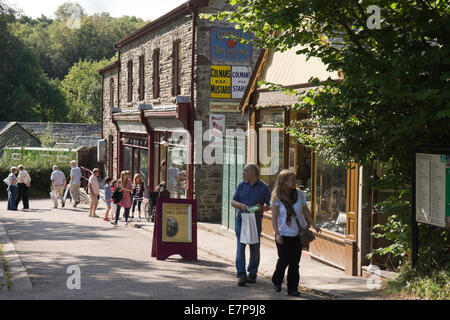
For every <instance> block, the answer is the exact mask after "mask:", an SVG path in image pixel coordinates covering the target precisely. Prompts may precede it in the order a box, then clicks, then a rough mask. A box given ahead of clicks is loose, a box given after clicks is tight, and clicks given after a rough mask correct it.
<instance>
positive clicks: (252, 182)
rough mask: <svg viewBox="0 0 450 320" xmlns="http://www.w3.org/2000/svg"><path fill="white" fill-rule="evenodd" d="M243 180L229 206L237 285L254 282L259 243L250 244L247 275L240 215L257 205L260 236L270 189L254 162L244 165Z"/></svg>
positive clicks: (257, 222)
mask: <svg viewBox="0 0 450 320" xmlns="http://www.w3.org/2000/svg"><path fill="white" fill-rule="evenodd" d="M243 177H244V181H242V182H241V183H240V184H239V185H238V187H237V189H236V192H235V193H234V196H233V200H232V201H231V206H232V207H233V208H236V224H235V231H236V237H237V251H236V270H237V278H238V285H240V286H245V285H246V283H255V282H256V277H257V273H258V267H259V261H260V243H259V242H258V243H254V244H250V245H249V246H250V260H249V264H248V269H247V271H248V276H247V272H246V271H245V247H246V244H243V243H241V242H240V236H241V227H242V215H241V213H243V212H248V209H249V207H251V206H258V209H257V211H256V212H255V219H256V226H257V230H258V239H259V238H260V236H261V229H262V218H263V213H264V210H269V209H270V206H269V205H270V189H269V187H268V186H267V185H266V184H265V183H264V182H263V181H261V180H260V179H259V168H258V166H257V165H255V164H247V165H246V166H245V167H244V173H243Z"/></svg>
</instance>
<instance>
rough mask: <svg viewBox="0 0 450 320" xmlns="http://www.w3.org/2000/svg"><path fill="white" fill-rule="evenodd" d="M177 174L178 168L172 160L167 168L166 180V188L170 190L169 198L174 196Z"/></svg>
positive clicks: (178, 173) (178, 172)
mask: <svg viewBox="0 0 450 320" xmlns="http://www.w3.org/2000/svg"><path fill="white" fill-rule="evenodd" d="M179 175H180V170H178V168H177V166H176V164H175V163H174V162H172V164H171V166H170V167H169V169H168V170H167V181H168V184H167V190H169V191H170V197H171V198H175V193H176V191H177V185H178V176H179Z"/></svg>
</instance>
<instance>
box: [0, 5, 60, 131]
mask: <svg viewBox="0 0 450 320" xmlns="http://www.w3.org/2000/svg"><path fill="white" fill-rule="evenodd" d="M15 14H16V13H15V12H14V10H12V9H11V8H8V7H7V6H6V5H4V4H3V3H1V2H0V30H2V32H0V120H2V121H11V120H14V121H44V122H45V121H61V120H62V119H64V118H65V114H66V104H65V99H64V95H63V94H62V91H61V90H60V88H59V86H58V84H57V82H56V81H54V80H51V79H49V78H48V77H47V76H46V75H45V74H44V73H43V71H42V68H41V67H40V65H39V62H38V60H37V57H36V56H35V53H34V51H33V50H31V49H29V48H27V47H26V46H25V45H24V44H23V43H22V42H21V41H20V39H18V38H17V37H16V36H15V35H14V34H13V33H12V32H11V30H10V24H11V23H12V22H14V20H15Z"/></svg>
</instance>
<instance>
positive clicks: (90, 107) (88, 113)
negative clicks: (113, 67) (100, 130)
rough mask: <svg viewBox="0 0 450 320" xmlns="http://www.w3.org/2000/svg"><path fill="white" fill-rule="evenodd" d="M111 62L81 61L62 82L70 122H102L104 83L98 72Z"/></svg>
mask: <svg viewBox="0 0 450 320" xmlns="http://www.w3.org/2000/svg"><path fill="white" fill-rule="evenodd" d="M112 60H114V58H113V59H111V60H106V59H104V60H101V61H98V62H97V61H92V60H89V61H87V60H84V61H81V60H80V61H79V62H77V63H75V64H74V65H73V67H72V68H70V70H69V73H68V74H67V75H66V77H65V78H64V80H63V81H62V88H63V90H64V93H65V96H66V98H67V104H68V106H69V113H68V121H69V122H75V123H76V122H86V123H98V122H100V105H101V97H102V81H101V76H100V75H99V73H98V70H99V69H100V68H102V67H104V66H105V65H107V64H109V63H111V62H112Z"/></svg>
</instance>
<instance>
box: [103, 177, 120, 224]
mask: <svg viewBox="0 0 450 320" xmlns="http://www.w3.org/2000/svg"><path fill="white" fill-rule="evenodd" d="M110 186H111V200H110V203H111V211H110V212H111V223H114V219H115V217H116V210H117V204H116V203H114V199H113V197H112V195H113V194H114V191H115V190H116V188H117V180H111V182H110ZM105 192H106V190H105Z"/></svg>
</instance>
